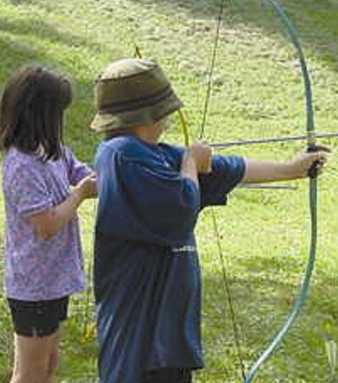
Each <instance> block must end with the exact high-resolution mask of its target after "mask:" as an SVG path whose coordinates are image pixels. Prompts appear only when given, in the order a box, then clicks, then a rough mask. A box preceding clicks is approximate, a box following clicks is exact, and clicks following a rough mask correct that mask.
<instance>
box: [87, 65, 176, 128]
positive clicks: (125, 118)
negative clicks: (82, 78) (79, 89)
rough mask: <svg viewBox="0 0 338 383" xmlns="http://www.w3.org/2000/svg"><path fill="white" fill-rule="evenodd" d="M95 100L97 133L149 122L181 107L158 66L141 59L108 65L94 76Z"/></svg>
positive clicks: (94, 125) (94, 121)
mask: <svg viewBox="0 0 338 383" xmlns="http://www.w3.org/2000/svg"><path fill="white" fill-rule="evenodd" d="M95 103H96V108H97V114H96V116H95V118H94V120H93V121H92V123H91V128H92V129H93V130H95V131H96V132H107V131H111V130H114V129H123V128H132V127H136V126H147V125H152V124H154V123H155V122H157V121H159V120H161V119H162V118H164V117H166V116H168V115H169V114H171V113H173V112H175V111H177V110H178V109H180V108H181V107H182V106H183V104H182V102H181V101H180V99H179V98H178V97H177V96H176V94H175V92H174V90H173V89H172V87H171V84H170V82H169V80H168V79H167V77H166V76H165V74H164V73H163V71H162V69H161V68H160V66H159V65H158V64H157V63H155V62H152V61H148V60H143V59H123V60H119V61H116V62H114V63H112V64H110V65H109V66H108V67H107V68H106V69H105V70H104V72H103V73H102V74H101V75H100V76H99V78H98V79H97V82H96V87H95Z"/></svg>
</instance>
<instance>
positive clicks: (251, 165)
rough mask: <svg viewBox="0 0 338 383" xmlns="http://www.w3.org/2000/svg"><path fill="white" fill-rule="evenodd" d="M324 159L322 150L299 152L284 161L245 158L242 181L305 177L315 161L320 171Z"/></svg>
mask: <svg viewBox="0 0 338 383" xmlns="http://www.w3.org/2000/svg"><path fill="white" fill-rule="evenodd" d="M326 161H327V153H326V152H324V151H319V152H314V153H301V154H299V155H298V156H297V157H296V158H295V159H293V160H291V161H286V162H277V161H259V160H252V159H246V160H245V162H246V169H245V173H244V177H243V180H242V182H243V183H256V182H274V181H287V180H293V179H298V178H305V177H307V176H308V172H309V170H310V169H311V167H312V165H314V164H315V163H317V169H318V170H319V172H320V170H321V169H322V167H323V165H324V164H325V162H326Z"/></svg>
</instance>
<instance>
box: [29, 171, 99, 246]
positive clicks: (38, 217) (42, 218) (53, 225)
mask: <svg viewBox="0 0 338 383" xmlns="http://www.w3.org/2000/svg"><path fill="white" fill-rule="evenodd" d="M95 196H96V177H95V175H94V174H92V175H90V176H88V177H85V178H84V179H83V180H82V181H80V182H79V184H78V185H77V186H76V187H74V189H73V190H72V192H71V194H70V195H69V197H68V198H67V199H66V200H65V201H63V202H62V203H61V204H60V205H57V206H55V207H54V208H52V209H50V210H48V211H45V212H42V213H38V214H35V215H33V216H31V217H30V219H29V220H30V222H31V224H32V225H33V226H34V230H35V232H36V234H37V235H38V237H39V238H41V239H42V240H49V239H51V238H53V237H54V235H56V234H57V233H58V231H59V230H61V229H62V227H63V226H64V225H66V224H67V223H68V222H69V221H70V220H71V219H72V218H73V217H74V215H75V213H76V210H77V209H78V207H79V206H80V205H81V203H82V202H83V201H84V200H85V199H87V198H93V197H95Z"/></svg>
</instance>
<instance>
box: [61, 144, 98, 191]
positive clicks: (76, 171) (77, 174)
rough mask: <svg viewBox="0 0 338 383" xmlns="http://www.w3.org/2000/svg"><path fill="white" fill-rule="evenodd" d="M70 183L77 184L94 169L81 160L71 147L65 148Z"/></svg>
mask: <svg viewBox="0 0 338 383" xmlns="http://www.w3.org/2000/svg"><path fill="white" fill-rule="evenodd" d="M65 157H66V163H67V170H68V177H69V183H70V184H71V185H72V186H75V185H77V184H78V183H79V182H80V181H81V180H82V179H83V178H85V177H87V176H88V175H89V174H90V173H92V172H93V170H92V169H91V168H90V167H89V166H88V165H86V164H84V163H83V162H81V161H79V160H78V159H77V158H76V157H75V155H74V154H73V153H72V152H71V150H70V149H68V148H65Z"/></svg>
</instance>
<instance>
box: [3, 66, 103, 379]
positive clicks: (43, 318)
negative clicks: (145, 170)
mask: <svg viewBox="0 0 338 383" xmlns="http://www.w3.org/2000/svg"><path fill="white" fill-rule="evenodd" d="M71 102H72V88H71V84H70V82H69V80H67V79H66V78H65V77H62V76H60V75H58V74H56V73H53V72H51V71H49V70H47V69H45V68H43V67H40V66H30V67H26V68H24V69H21V70H19V71H17V72H16V73H14V75H13V76H12V77H11V79H10V80H9V81H8V83H7V85H6V87H5V90H4V93H3V96H2V100H1V104H0V142H1V146H2V149H3V150H4V151H5V158H4V164H3V192H4V197H5V207H6V247H5V290H6V296H7V298H8V303H9V307H10V310H11V315H12V320H13V324H14V329H15V364H14V372H13V376H12V380H11V383H28V382H34V383H51V382H53V380H54V379H53V376H54V373H55V369H56V366H57V362H58V344H59V326H60V323H61V322H62V321H64V320H65V319H66V318H67V308H68V300H69V296H70V295H71V294H74V293H76V292H80V291H82V290H83V288H84V273H83V264H82V253H81V245H80V236H79V225H78V218H77V214H76V211H77V209H78V207H79V206H80V204H81V203H82V202H83V201H84V200H85V199H86V198H93V197H95V196H96V179H95V175H94V174H93V173H92V171H91V170H90V169H89V168H88V167H87V166H86V165H84V164H82V163H80V162H79V161H78V160H77V159H76V158H75V157H74V155H73V154H72V153H71V151H70V150H69V149H68V148H66V147H64V146H63V116H64V111H65V109H66V108H67V107H68V106H69V105H70V104H71ZM70 186H73V188H72V189H71V188H70Z"/></svg>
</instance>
